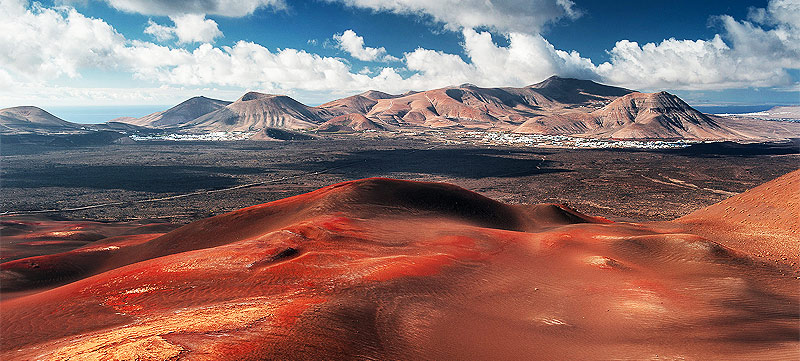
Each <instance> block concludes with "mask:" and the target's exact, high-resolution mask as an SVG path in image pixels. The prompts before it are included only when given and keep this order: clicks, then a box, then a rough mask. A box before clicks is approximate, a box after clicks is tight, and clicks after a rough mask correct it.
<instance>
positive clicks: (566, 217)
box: [0, 179, 800, 360]
mask: <svg viewBox="0 0 800 361" xmlns="http://www.w3.org/2000/svg"><path fill="white" fill-rule="evenodd" d="M765 218H766V216H765ZM664 228H665V227H663V226H659V225H654V226H651V225H648V224H636V223H610V222H609V221H606V220H604V219H601V218H593V217H589V216H585V215H582V214H580V213H577V212H575V211H573V210H571V209H568V208H566V207H563V206H559V205H536V206H510V205H505V204H502V203H498V202H495V201H493V200H491V199H488V198H485V197H482V196H480V195H478V194H475V193H472V192H469V191H466V190H464V189H461V188H458V187H455V186H451V185H446V184H439V183H418V182H406V181H396V180H388V179H366V180H361V181H353V182H346V183H341V184H337V185H333V186H329V187H326V188H323V189H320V190H318V191H315V192H311V193H308V194H304V195H300V196H296V197H291V198H287V199H284V200H280V201H276V202H272V203H267V204H262V205H257V206H253V207H249V208H245V209H242V210H239V211H235V212H231V213H228V214H224V215H220V216H216V217H213V218H209V219H205V220H202V221H198V222H195V223H192V224H189V225H187V226H184V227H182V228H179V229H177V230H175V231H172V232H170V233H167V234H165V235H163V236H161V237H158V238H154V239H152V240H149V241H145V242H141V243H120V244H119V245H118V246H117V247H119V248H117V249H115V250H114V251H113V252H106V253H105V254H104V255H103V257H102V259H103V260H105V264H106V266H107V267H110V270H107V271H105V272H102V273H99V274H96V275H94V276H91V277H87V278H84V279H82V280H80V281H77V282H74V283H71V284H69V285H66V286H62V287H59V288H55V289H52V290H49V291H45V292H40V293H35V294H31V295H28V296H25V297H21V298H15V299H11V300H6V301H3V302H2V304H0V306H1V307H2V309H3V323H2V330H0V331H2V335H3V337H2V341H1V343H2V352H3V353H2V356H3V358H4V359H34V358H44V359H48V358H52V359H68V358H72V359H76V358H80V359H85V358H97V359H102V358H104V357H111V356H113V357H117V358H138V359H162V360H166V359H171V358H174V357H178V356H180V357H182V358H189V359H231V360H233V359H236V360H242V359H286V358H294V359H326V360H329V359H364V358H366V359H462V360H463V359H500V360H502V359H509V360H510V359H662V358H664V359H676V358H681V359H703V360H709V359H724V360H733V359H742V360H751V359H772V360H780V359H796V358H797V357H798V339H797V334H798V319H800V311H798V310H800V307H799V306H800V300H798V295H797V294H796V290H797V287H798V282H800V281H798V280H797V279H795V278H794V277H790V276H784V275H783V274H782V273H781V270H780V269H779V268H777V267H775V266H773V265H772V264H769V263H762V262H759V261H758V260H757V259H755V258H752V257H751V256H750V255H748V254H747V253H742V252H736V251H732V250H730V249H728V248H726V247H724V246H721V245H719V244H717V243H715V242H712V241H710V240H708V239H705V238H703V237H701V236H698V235H694V234H688V233H665V231H663V229H664ZM112 243H113V242H112ZM110 245H113V244H109V243H106V244H103V247H104V248H105V249H108V247H109V246H110ZM91 252H97V251H95V250H92V249H86V250H84V253H91ZM73 254H74V252H73ZM71 257H72V258H71ZM59 258H61V259H62V261H61V263H59ZM98 259H99V257H98ZM30 261H31V259H28V260H27V262H28V263H27V264H30V263H31V262H30ZM50 261H51V263H49V264H47V265H44V263H40V266H39V267H38V268H36V269H34V268H31V267H27V266H26V263H25V262H26V261H24V260H23V261H17V262H8V263H4V264H2V272H3V277H4V278H5V279H14V280H15V282H16V285H17V286H18V287H21V288H24V287H25V285H26V282H31V281H32V280H33V279H35V276H36V275H37V274H39V273H42V272H52V270H53V267H59V265H60V264H61V265H62V266H63V264H70V262H73V263H71V264H72V265H73V266H75V267H76V268H77V269H78V270H80V269H83V268H82V267H87V266H89V265H92V264H94V262H95V261H91V262H90V261H86V262H84V263H80V262H78V263H74V255H70V254H69V253H68V254H62V255H52V256H50ZM81 265H82V266H81ZM88 274H89V273H87V275H88ZM40 280H41V278H40ZM45 280H46V279H45ZM6 284H7V283H5V282H4V283H3V285H6Z"/></svg>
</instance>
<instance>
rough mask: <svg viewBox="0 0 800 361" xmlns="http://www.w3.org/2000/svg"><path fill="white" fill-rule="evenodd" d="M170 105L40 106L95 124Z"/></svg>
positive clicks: (139, 114) (62, 115) (59, 115)
mask: <svg viewBox="0 0 800 361" xmlns="http://www.w3.org/2000/svg"><path fill="white" fill-rule="evenodd" d="M170 107H172V105H121V106H92V107H77V106H60V107H42V109H44V110H46V111H48V112H50V113H51V114H53V115H55V116H57V117H59V118H61V119H64V120H67V121H70V122H73V123H81V124H97V123H103V122H107V121H109V120H111V119H114V118H119V117H134V118H139V117H142V116H145V115H147V114H150V113H155V112H159V111H162V110H166V109H169V108H170Z"/></svg>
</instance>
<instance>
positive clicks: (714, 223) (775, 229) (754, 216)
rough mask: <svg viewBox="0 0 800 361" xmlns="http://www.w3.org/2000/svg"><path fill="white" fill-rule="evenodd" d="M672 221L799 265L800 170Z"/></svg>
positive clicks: (722, 241) (737, 246)
mask: <svg viewBox="0 0 800 361" xmlns="http://www.w3.org/2000/svg"><path fill="white" fill-rule="evenodd" d="M674 222H676V223H679V224H682V225H685V226H687V227H688V228H689V230H690V231H691V232H694V233H697V234H700V235H703V236H704V237H708V238H710V239H714V240H716V241H717V242H719V243H720V244H722V245H724V246H727V247H730V248H733V249H736V250H740V251H743V252H747V253H750V254H755V255H757V256H760V257H764V258H767V259H771V260H785V259H789V260H790V262H797V266H798V267H800V170H796V171H794V172H791V173H789V174H786V175H784V176H782V177H780V178H778V179H775V180H773V181H771V182H767V183H765V184H762V185H760V186H758V187H755V188H753V189H751V190H748V191H746V192H744V193H741V194H737V195H735V196H733V197H731V198H728V199H726V200H724V201H722V202H719V203H717V204H714V205H712V206H709V207H706V208H703V209H700V210H697V211H695V212H692V213H690V214H688V215H686V216H683V217H681V218H678V219H677V220H675V221H674Z"/></svg>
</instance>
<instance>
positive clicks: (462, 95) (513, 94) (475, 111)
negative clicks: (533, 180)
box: [366, 77, 631, 130]
mask: <svg viewBox="0 0 800 361" xmlns="http://www.w3.org/2000/svg"><path fill="white" fill-rule="evenodd" d="M630 92H631V91H630V90H627V89H623V88H617V87H611V86H606V85H601V84H597V83H595V82H592V81H588V80H578V79H565V78H559V77H551V78H549V79H547V80H545V81H543V82H541V83H538V84H534V85H531V86H528V87H524V88H481V87H477V86H475V85H472V84H463V85H460V86H455V87H447V88H441V89H434V90H429V91H425V92H420V93H414V94H410V95H406V96H402V97H396V98H387V99H380V100H378V103H377V104H376V105H374V106H373V107H372V109H371V110H370V111H369V113H367V114H366V116H367V117H368V118H371V119H378V120H381V121H384V122H386V123H389V124H396V125H415V126H427V127H447V126H460V127H466V128H483V129H490V128H495V129H500V130H510V129H514V128H516V127H518V126H519V125H520V124H522V123H523V122H525V121H526V120H528V119H530V118H532V117H537V116H546V115H551V114H554V113H556V112H563V111H564V110H565V109H575V110H584V111H591V110H594V109H597V108H599V107H602V106H603V105H605V104H608V103H610V102H611V101H612V100H614V99H616V98H617V97H618V96H620V95H624V94H627V93H630Z"/></svg>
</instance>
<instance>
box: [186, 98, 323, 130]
mask: <svg viewBox="0 0 800 361" xmlns="http://www.w3.org/2000/svg"><path fill="white" fill-rule="evenodd" d="M323 121H324V120H323V119H322V118H320V117H319V116H318V115H317V114H316V113H315V109H314V108H311V107H308V106H305V105H303V104H301V103H300V102H298V101H296V100H294V99H292V98H290V97H287V96H285V95H272V94H263V93H257V92H249V93H246V94H244V95H243V96H242V97H241V98H239V99H238V100H236V101H235V102H233V103H231V104H229V105H227V106H225V107H223V108H220V109H217V110H215V111H213V112H210V113H208V114H206V115H203V116H201V117H199V118H197V119H195V120H193V121H191V122H189V123H186V124H185V125H184V128H187V129H192V130H206V131H257V130H261V129H265V128H283V129H309V128H314V127H316V126H317V125H318V124H320V123H322V122H323Z"/></svg>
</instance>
